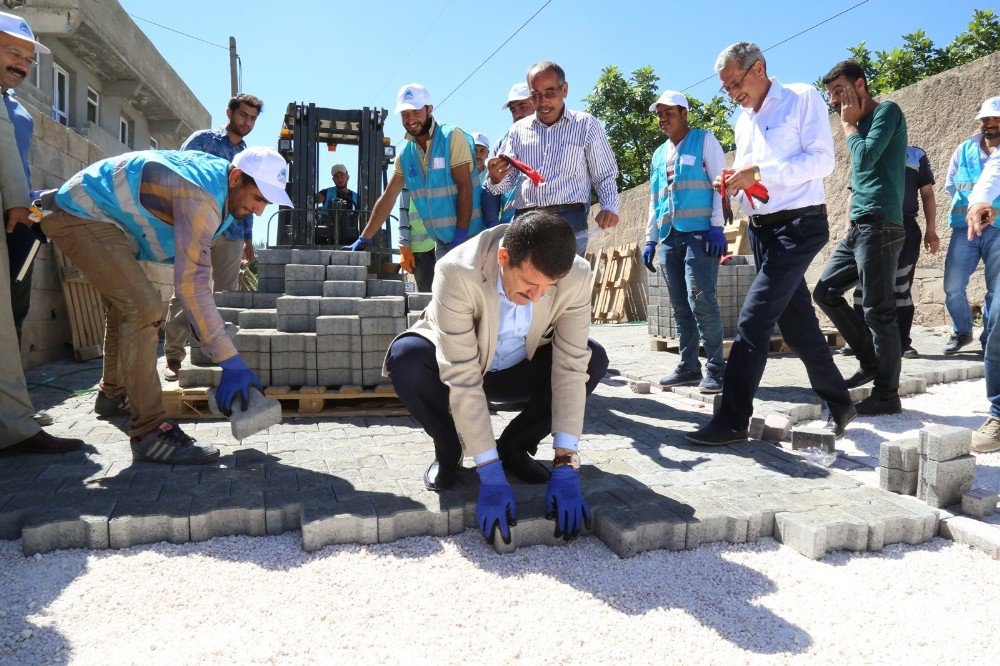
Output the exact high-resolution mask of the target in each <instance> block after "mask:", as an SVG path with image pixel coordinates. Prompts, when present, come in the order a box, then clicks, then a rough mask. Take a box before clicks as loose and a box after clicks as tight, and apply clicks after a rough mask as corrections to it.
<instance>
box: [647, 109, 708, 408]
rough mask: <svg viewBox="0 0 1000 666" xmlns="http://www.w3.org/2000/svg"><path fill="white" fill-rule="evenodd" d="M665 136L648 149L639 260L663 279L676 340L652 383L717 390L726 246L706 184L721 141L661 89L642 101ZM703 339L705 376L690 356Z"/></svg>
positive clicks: (696, 358) (665, 386)
mask: <svg viewBox="0 0 1000 666" xmlns="http://www.w3.org/2000/svg"><path fill="white" fill-rule="evenodd" d="M649 110H650V111H652V112H654V113H656V116H657V118H658V119H659V125H660V129H661V130H662V131H663V132H664V133H665V134H666V135H667V137H668V138H667V140H666V141H664V142H663V145H661V146H660V147H659V148H657V149H656V151H655V152H654V153H653V160H652V164H651V165H650V176H649V185H650V189H651V190H652V196H651V198H650V202H649V223H648V225H647V228H646V231H647V237H648V240H647V241H646V247H645V249H644V250H643V252H642V262H643V263H644V264H645V265H646V268H648V269H649V270H650V271H651V272H654V273H655V272H656V267H655V252H656V245H657V243H659V244H660V262H659V263H660V270H662V271H663V277H664V279H665V280H666V282H667V291H668V293H669V294H670V307H671V308H672V309H673V312H674V321H675V322H676V323H677V337H678V338H679V339H680V355H681V359H680V363H679V364H678V365H677V367H676V368H675V369H674V371H673V372H671V373H670V374H668V375H665V376H664V377H662V378H661V379H660V386H662V387H664V388H668V387H672V386H685V385H690V384H698V386H699V389H700V390H701V392H702V393H720V392H721V391H722V377H723V374H724V373H725V369H726V360H725V358H724V357H723V354H722V313H721V312H720V310H719V303H718V301H717V300H716V298H715V284H716V280H717V278H718V276H719V255H721V254H723V253H725V251H726V234H725V233H724V232H723V230H722V225H723V224H724V220H723V216H722V198H721V196H720V195H719V193H718V192H716V191H715V189H714V187H713V186H712V182H713V181H714V180H715V179H716V178H718V177H719V176H720V175H721V174H722V171H723V169H725V168H726V157H725V154H724V153H723V151H722V145H721V144H720V143H719V140H718V139H716V138H715V136H714V135H713V134H712V133H711V132H706V131H705V130H700V129H695V128H692V127H688V101H687V98H686V97H685V96H684V95H683V94H681V93H679V92H675V91H673V90H667V91H666V92H664V93H663V94H662V95H660V98H659V99H658V100H656V102H655V103H654V104H653V105H652V106H650V107H649ZM699 338H700V339H701V340H702V341H704V343H705V356H706V364H705V375H704V377H703V376H702V373H701V362H700V360H699V359H698V350H699V347H700V344H699Z"/></svg>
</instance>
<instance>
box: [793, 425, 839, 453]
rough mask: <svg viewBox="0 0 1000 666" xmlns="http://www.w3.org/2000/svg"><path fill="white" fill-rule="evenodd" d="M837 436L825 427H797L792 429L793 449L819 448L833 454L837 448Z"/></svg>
mask: <svg viewBox="0 0 1000 666" xmlns="http://www.w3.org/2000/svg"><path fill="white" fill-rule="evenodd" d="M836 440H837V436H836V435H834V434H833V431H831V430H827V429H826V428H823V427H806V426H797V427H794V428H792V449H794V450H796V451H800V450H802V449H808V448H817V449H819V450H821V451H826V452H827V453H833V452H835V451H836V450H837V448H836Z"/></svg>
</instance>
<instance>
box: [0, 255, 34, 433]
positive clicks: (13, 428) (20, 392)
mask: <svg viewBox="0 0 1000 666" xmlns="http://www.w3.org/2000/svg"><path fill="white" fill-rule="evenodd" d="M0 349H3V350H4V351H3V354H0V449H5V448H7V447H8V446H13V445H14V444H18V443H20V442H23V441H24V440H26V439H28V438H29V437H33V436H35V435H36V434H38V431H39V430H41V428H39V427H38V424H37V423H35V421H34V419H32V418H31V417H32V415H33V414H34V413H35V408H34V406H32V404H31V398H30V397H28V384H27V382H26V381H25V380H24V368H22V367H21V352H20V350H21V346H20V345H19V344H18V342H17V331H16V330H15V329H14V314H13V312H12V311H11V304H10V259H9V257H8V256H7V239H6V236H5V237H4V240H3V241H2V242H0Z"/></svg>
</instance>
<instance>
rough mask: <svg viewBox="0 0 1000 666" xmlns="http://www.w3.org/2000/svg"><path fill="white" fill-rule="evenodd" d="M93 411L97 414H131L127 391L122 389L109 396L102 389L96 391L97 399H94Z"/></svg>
mask: <svg viewBox="0 0 1000 666" xmlns="http://www.w3.org/2000/svg"><path fill="white" fill-rule="evenodd" d="M94 411H95V412H97V415H98V416H132V409H131V408H130V406H129V403H128V393H126V392H125V391H122V392H121V393H119V394H118V395H116V396H109V395H108V394H106V393H105V392H104V391H98V392H97V400H95V401H94Z"/></svg>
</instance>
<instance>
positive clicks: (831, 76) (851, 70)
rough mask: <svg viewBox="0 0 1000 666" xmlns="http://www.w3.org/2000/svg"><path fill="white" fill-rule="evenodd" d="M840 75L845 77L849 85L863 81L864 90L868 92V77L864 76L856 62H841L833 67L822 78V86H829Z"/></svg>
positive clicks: (862, 70)
mask: <svg viewBox="0 0 1000 666" xmlns="http://www.w3.org/2000/svg"><path fill="white" fill-rule="evenodd" d="M841 75H843V76H846V77H847V80H848V81H850V82H851V83H854V82H855V81H857V80H858V79H862V80H864V82H865V90H868V77H867V76H865V70H864V69H863V68H862V67H861V65H860V64H858V62H857V61H856V60H841V61H840V62H838V63H837V64H836V65H834V66H833V69H831V70H830V71H829V72H827V73H826V75H824V76H823V85H824V86H828V85H830V84H831V83H833V82H834V81H836V80H837V79H839V78H840V77H841Z"/></svg>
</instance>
